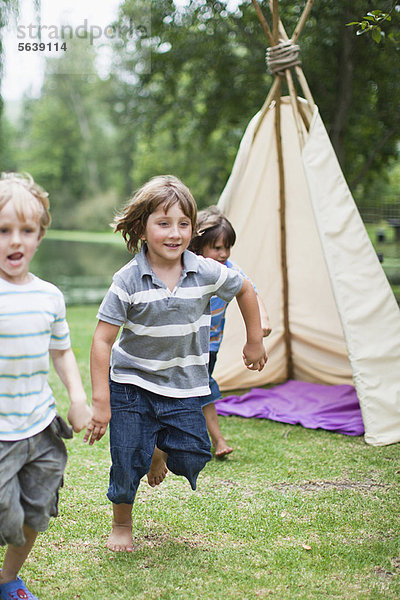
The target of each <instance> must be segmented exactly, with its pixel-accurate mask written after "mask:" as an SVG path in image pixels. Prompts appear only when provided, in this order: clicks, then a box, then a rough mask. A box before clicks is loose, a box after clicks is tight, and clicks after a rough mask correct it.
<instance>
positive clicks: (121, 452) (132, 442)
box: [107, 381, 211, 504]
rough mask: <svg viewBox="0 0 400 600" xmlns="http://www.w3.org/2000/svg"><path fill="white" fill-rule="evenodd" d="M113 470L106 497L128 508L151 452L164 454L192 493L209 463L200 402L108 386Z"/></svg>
mask: <svg viewBox="0 0 400 600" xmlns="http://www.w3.org/2000/svg"><path fill="white" fill-rule="evenodd" d="M110 393H111V421H110V448H111V461H112V465H111V470H110V486H109V488H108V493H107V497H108V499H109V500H111V502H113V503H114V504H121V503H124V504H132V503H133V501H134V499H135V495H136V491H137V488H138V487H139V483H140V480H141V478H142V477H143V476H144V475H145V474H146V473H148V472H149V470H150V466H151V461H152V457H153V452H154V447H155V445H156V444H157V446H158V448H159V449H160V450H163V451H164V452H166V453H167V454H168V460H167V467H168V469H169V470H170V471H171V472H172V473H175V475H183V476H184V477H186V478H187V479H188V481H189V483H190V485H191V486H192V489H193V490H195V489H196V480H197V477H198V474H199V473H200V471H201V470H202V469H203V468H204V466H205V465H206V463H207V462H208V461H209V460H210V459H211V453H210V439H209V437H208V433H207V426H206V421H205V418H204V415H203V411H202V409H201V405H200V401H199V398H197V397H196V398H181V399H179V398H168V397H166V396H160V395H158V394H155V393H153V392H150V391H148V390H144V389H143V388H139V387H137V386H135V385H130V384H121V383H116V382H115V381H111V382H110Z"/></svg>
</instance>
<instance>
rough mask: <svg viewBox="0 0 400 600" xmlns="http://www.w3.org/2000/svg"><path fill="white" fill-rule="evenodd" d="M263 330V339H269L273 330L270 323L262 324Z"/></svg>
mask: <svg viewBox="0 0 400 600" xmlns="http://www.w3.org/2000/svg"><path fill="white" fill-rule="evenodd" d="M261 328H262V330H263V337H268V336H269V334H270V333H271V331H272V329H271V325H270V324H269V321H268V323H265V322H264V321H262V322H261Z"/></svg>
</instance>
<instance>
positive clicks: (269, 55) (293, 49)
mask: <svg viewBox="0 0 400 600" xmlns="http://www.w3.org/2000/svg"><path fill="white" fill-rule="evenodd" d="M266 61H267V67H268V70H269V72H270V73H272V74H274V73H277V74H278V75H282V76H283V75H284V73H285V70H286V69H290V68H291V67H296V66H297V65H301V59H300V46H298V45H297V44H293V42H292V41H291V40H288V41H287V42H280V43H279V44H277V45H276V46H272V47H271V48H268V49H267V52H266Z"/></svg>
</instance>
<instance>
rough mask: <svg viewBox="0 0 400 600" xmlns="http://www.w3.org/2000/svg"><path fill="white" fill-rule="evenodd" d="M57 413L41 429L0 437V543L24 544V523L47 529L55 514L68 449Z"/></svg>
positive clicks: (38, 529)
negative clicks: (24, 436)
mask: <svg viewBox="0 0 400 600" xmlns="http://www.w3.org/2000/svg"><path fill="white" fill-rule="evenodd" d="M59 419H60V417H56V418H55V419H54V420H53V422H52V423H51V424H50V425H49V426H48V427H47V428H46V429H45V430H44V431H41V432H40V433H38V434H36V435H34V436H32V437H30V438H27V439H25V440H17V441H0V545H2V546H4V545H5V544H12V545H13V546H23V545H24V544H25V536H24V530H23V526H24V525H28V527H30V528H31V529H33V530H34V531H46V529H47V527H48V525H49V520H50V517H56V516H57V514H58V491H59V489H60V487H61V486H62V484H63V473H64V469H65V465H66V463H67V450H66V448H65V444H64V442H63V441H62V439H61V436H63V437H66V436H65V435H64V434H63V431H62V428H63V425H61V424H60V420H59ZM64 425H65V424H64Z"/></svg>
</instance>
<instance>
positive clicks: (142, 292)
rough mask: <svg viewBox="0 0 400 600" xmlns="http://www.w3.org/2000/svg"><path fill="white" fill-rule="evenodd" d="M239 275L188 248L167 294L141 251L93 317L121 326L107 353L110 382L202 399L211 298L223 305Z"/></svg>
mask: <svg viewBox="0 0 400 600" xmlns="http://www.w3.org/2000/svg"><path fill="white" fill-rule="evenodd" d="M242 285H243V277H242V276H241V275H240V273H238V272H237V271H234V270H233V269H228V268H227V267H225V266H224V265H221V264H220V263H218V262H217V261H215V260H212V259H211V258H203V257H202V256H197V255H196V254H193V253H192V252H189V251H188V250H185V252H184V254H183V269H182V274H181V277H180V279H179V282H178V284H177V286H176V288H175V289H174V290H173V291H172V292H171V291H170V290H169V289H168V288H167V286H166V285H165V284H164V283H163V282H162V281H161V280H160V279H159V278H158V277H157V275H156V274H155V273H153V271H152V270H151V267H150V265H149V263H148V261H147V258H146V253H145V247H144V248H143V249H142V251H141V252H140V253H139V254H137V255H136V256H135V257H134V258H133V259H132V260H131V261H130V262H129V263H128V264H127V265H125V266H124V267H122V269H120V270H119V271H118V272H117V273H115V275H114V277H113V282H112V285H111V287H110V289H109V290H108V292H107V294H106V296H105V298H104V300H103V302H102V303H101V305H100V308H99V311H98V314H97V318H98V319H100V320H101V321H105V322H107V323H111V324H113V325H117V326H119V327H122V331H121V335H120V337H119V339H118V340H117V341H116V342H115V344H114V345H113V348H112V353H111V379H112V380H113V381H116V382H119V383H129V384H133V385H137V386H139V387H142V388H144V389H146V390H150V391H152V392H155V393H156V394H160V395H162V396H168V397H175V398H189V397H192V396H206V395H208V394H209V393H210V390H209V387H208V368H207V367H208V357H209V343H210V338H209V335H210V333H209V330H210V298H211V296H213V295H217V296H219V297H220V298H223V299H224V300H226V301H227V302H229V301H230V300H232V299H233V297H234V296H236V294H237V293H238V292H239V291H240V290H241V288H242Z"/></svg>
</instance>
